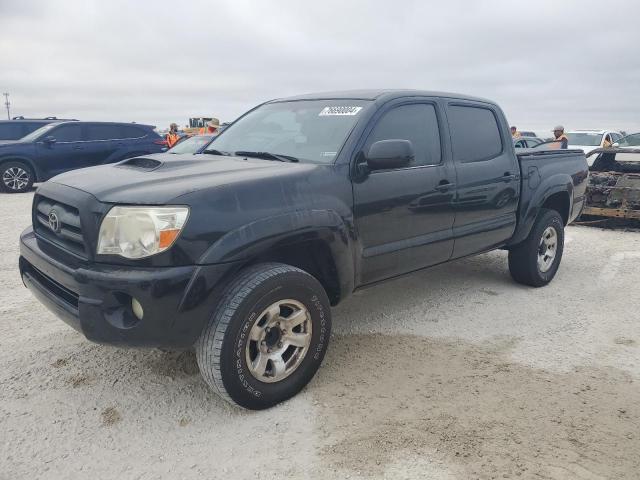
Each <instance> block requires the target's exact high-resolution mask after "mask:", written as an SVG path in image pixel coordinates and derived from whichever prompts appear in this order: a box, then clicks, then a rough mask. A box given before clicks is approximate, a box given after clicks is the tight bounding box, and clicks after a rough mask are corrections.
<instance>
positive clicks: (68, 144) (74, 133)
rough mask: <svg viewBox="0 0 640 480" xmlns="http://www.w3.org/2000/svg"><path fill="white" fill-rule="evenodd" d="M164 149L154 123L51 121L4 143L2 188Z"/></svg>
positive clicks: (18, 188) (17, 188) (12, 189)
mask: <svg viewBox="0 0 640 480" xmlns="http://www.w3.org/2000/svg"><path fill="white" fill-rule="evenodd" d="M165 150H166V142H165V141H164V139H163V138H162V137H160V135H158V134H157V133H156V132H155V131H154V127H153V126H151V125H142V124H131V123H114V122H80V121H65V122H61V121H52V122H50V123H47V124H45V125H44V126H42V127H40V128H38V129H37V130H35V131H33V132H31V133H30V134H28V135H27V136H25V137H23V138H21V139H20V140H13V141H11V140H4V141H0V179H1V182H0V189H2V190H3V191H5V192H9V193H18V192H24V191H26V190H28V189H30V188H31V186H32V185H33V183H34V182H43V181H45V180H48V179H49V178H51V177H53V176H55V175H58V174H60V173H63V172H66V171H69V170H75V169H78V168H85V167H90V166H94V165H102V164H105V163H114V162H118V161H121V160H124V159H127V158H131V157H135V156H138V155H146V154H150V153H159V152H163V151H165Z"/></svg>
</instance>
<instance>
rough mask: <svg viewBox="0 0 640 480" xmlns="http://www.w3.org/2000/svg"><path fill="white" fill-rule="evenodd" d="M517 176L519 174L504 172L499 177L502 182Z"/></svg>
mask: <svg viewBox="0 0 640 480" xmlns="http://www.w3.org/2000/svg"><path fill="white" fill-rule="evenodd" d="M518 178H520V176H519V175H514V174H512V173H511V172H504V174H503V175H502V177H500V180H502V181H503V182H509V181H511V180H517V179H518Z"/></svg>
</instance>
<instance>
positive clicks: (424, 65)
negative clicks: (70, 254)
mask: <svg viewBox="0 0 640 480" xmlns="http://www.w3.org/2000/svg"><path fill="white" fill-rule="evenodd" d="M639 46H640V2H638V1H637V0H627V1H615V0H609V1H606V2H605V1H601V0H600V1H584V0H581V1H578V0H576V1H567V0H556V1H555V2H551V1H542V0H535V1H529V2H516V1H513V0H510V1H507V0H504V1H471V0H468V1H457V0H446V1H437V2H430V1H401V0H395V1H392V0H389V1H374V0H369V1H350V0H342V1H333V0H324V1H313V2H310V1H306V0H294V1H283V0H280V1H258V0H254V1H245V0H231V1H222V0H221V1H218V2H214V1H194V0H188V1H173V2H165V1H159V0H155V1H146V2H143V1H135V2H133V1H114V0H108V1H106V0H103V1H92V0H79V1H72V0H69V1H65V0H60V1H29V0H0V62H1V63H0V93H1V92H9V93H10V94H11V97H10V100H11V103H12V115H24V116H43V115H56V116H59V117H73V118H79V119H83V120H118V121H136V122H145V123H152V124H154V125H158V126H159V127H162V128H164V127H166V126H167V125H168V123H169V122H172V121H175V122H177V123H179V124H180V125H184V124H186V122H187V119H188V118H189V117H191V116H216V117H219V118H220V119H221V120H222V121H228V120H232V119H234V118H235V117H236V116H238V115H240V114H241V113H243V112H244V111H245V110H247V109H249V108H250V107H252V106H253V105H255V104H256V103H258V102H262V101H264V100H268V99H271V98H275V97H283V96H287V95H293V94H299V93H306V92H314V91H326V90H342V89H354V88H379V87H383V88H405V87H406V88H420V89H428V90H443V91H451V92H459V93H465V94H471V95H477V96H482V97H487V98H490V99H492V100H495V101H497V102H499V104H500V105H501V106H502V108H503V109H504V111H505V113H506V114H507V118H508V119H509V121H510V122H511V123H512V124H516V125H517V126H518V127H519V128H521V129H533V130H538V131H545V130H549V129H550V128H551V127H553V126H554V125H556V124H558V123H560V124H564V125H565V126H566V127H567V128H568V129H572V128H616V129H626V130H628V131H640V54H639V53H638V47H639Z"/></svg>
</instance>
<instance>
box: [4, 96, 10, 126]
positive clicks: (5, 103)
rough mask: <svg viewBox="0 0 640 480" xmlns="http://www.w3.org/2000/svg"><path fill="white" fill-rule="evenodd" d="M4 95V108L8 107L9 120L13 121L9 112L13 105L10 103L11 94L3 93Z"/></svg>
mask: <svg viewBox="0 0 640 480" xmlns="http://www.w3.org/2000/svg"><path fill="white" fill-rule="evenodd" d="M2 95H4V106H5V107H7V120H11V113H10V112H9V107H10V106H11V103H9V94H8V93H3V94H2Z"/></svg>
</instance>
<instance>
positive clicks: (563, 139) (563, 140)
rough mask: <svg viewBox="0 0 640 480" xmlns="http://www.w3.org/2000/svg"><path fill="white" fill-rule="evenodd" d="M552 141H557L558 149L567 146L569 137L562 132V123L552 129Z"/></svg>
mask: <svg viewBox="0 0 640 480" xmlns="http://www.w3.org/2000/svg"><path fill="white" fill-rule="evenodd" d="M553 136H554V140H553V141H554V142H558V146H557V147H556V148H558V149H567V148H569V139H568V138H567V136H566V135H565V134H564V127H563V126H562V125H558V126H557V127H554V129H553Z"/></svg>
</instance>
